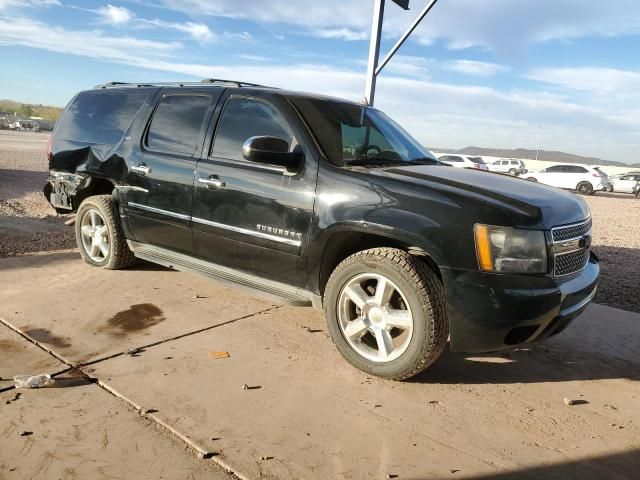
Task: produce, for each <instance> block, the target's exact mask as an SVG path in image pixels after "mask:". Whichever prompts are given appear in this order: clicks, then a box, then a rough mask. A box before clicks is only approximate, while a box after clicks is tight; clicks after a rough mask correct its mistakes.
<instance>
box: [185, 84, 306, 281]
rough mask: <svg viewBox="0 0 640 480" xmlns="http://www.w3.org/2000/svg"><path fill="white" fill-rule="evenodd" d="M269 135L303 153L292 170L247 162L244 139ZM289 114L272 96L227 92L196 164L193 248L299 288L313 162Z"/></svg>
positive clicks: (205, 255)
mask: <svg viewBox="0 0 640 480" xmlns="http://www.w3.org/2000/svg"><path fill="white" fill-rule="evenodd" d="M257 135H270V136H274V137H278V138H282V139H284V140H286V141H287V142H288V143H289V145H290V150H292V149H294V148H295V149H300V150H301V151H302V152H303V153H304V154H305V161H304V164H303V166H302V167H301V168H300V169H299V171H297V172H293V173H292V172H287V171H285V170H284V169H283V168H282V167H277V166H274V165H264V164H257V163H254V162H250V161H247V160H245V159H244V158H243V155H242V146H243V144H244V142H245V141H246V140H247V139H248V138H250V137H253V136H257ZM303 135H304V134H303V133H302V131H301V130H300V125H299V124H298V123H297V119H296V117H295V112H294V111H293V110H292V109H291V107H290V106H288V104H286V103H285V102H283V101H282V102H281V101H279V100H278V98H277V97H273V98H270V99H269V100H267V99H264V98H258V97H254V96H246V95H230V96H229V97H228V98H227V99H226V102H225V103H224V107H223V109H222V113H221V115H220V118H219V120H218V122H217V127H216V130H215V135H214V141H213V145H212V148H211V150H210V154H209V156H208V157H207V158H203V159H202V160H200V162H199V163H198V167H197V170H196V174H195V178H196V180H195V186H194V201H193V219H192V221H193V223H192V228H193V236H194V244H195V249H196V253H197V255H198V256H199V257H201V258H203V259H205V260H208V261H211V262H213V263H216V264H219V265H223V266H226V267H230V268H233V269H236V270H241V271H243V272H245V273H250V274H253V275H257V276H260V277H262V278H267V279H270V280H274V281H278V282H282V283H286V284H289V285H294V286H298V287H304V286H305V285H306V275H305V272H306V265H305V255H304V252H305V251H306V246H307V242H308V233H309V228H310V224H311V216H312V212H313V205H314V198H315V186H316V178H317V168H318V167H317V162H316V161H315V159H314V158H313V154H312V152H311V151H310V150H308V149H307V148H306V147H305V146H304V145H303V144H302V143H301V142H300V140H301V138H302V136H303Z"/></svg>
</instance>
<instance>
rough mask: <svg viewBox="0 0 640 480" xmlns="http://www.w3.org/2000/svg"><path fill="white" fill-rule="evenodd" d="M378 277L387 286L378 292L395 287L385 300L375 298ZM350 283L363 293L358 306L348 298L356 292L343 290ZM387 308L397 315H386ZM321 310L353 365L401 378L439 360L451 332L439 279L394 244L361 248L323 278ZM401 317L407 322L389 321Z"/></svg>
mask: <svg viewBox="0 0 640 480" xmlns="http://www.w3.org/2000/svg"><path fill="white" fill-rule="evenodd" d="M371 276H373V277H377V279H374V278H369V277H371ZM381 279H384V281H385V283H384V284H385V285H387V286H388V290H387V289H384V288H383V290H380V292H387V291H391V290H393V291H392V292H391V293H390V294H389V297H388V301H386V300H383V301H382V302H379V303H376V301H375V298H376V296H375V293H376V292H377V291H378V287H379V286H380V285H381V284H380V281H382V280H381ZM374 281H375V282H376V283H375V285H373V282H374ZM360 282H362V283H360ZM354 285H356V286H360V287H361V290H360V292H361V293H362V294H364V296H365V297H364V298H366V303H364V304H363V307H362V308H358V307H357V306H356V302H355V301H353V300H352V295H354V294H353V293H347V292H351V291H352V287H353V286H354ZM356 289H357V288H356ZM372 293H373V295H371V294H372ZM382 295H383V296H384V295H385V293H382ZM355 296H356V297H357V295H355ZM385 302H386V303H385ZM361 303H362V302H361ZM389 308H392V309H393V310H394V312H395V313H396V315H390V311H389ZM324 311H325V318H326V320H327V326H328V330H329V334H330V335H331V339H332V340H333V343H334V344H335V345H336V348H337V349H338V351H339V352H340V353H341V354H342V356H343V357H344V358H345V359H346V360H347V361H348V362H349V363H351V364H352V365H353V366H355V367H356V368H359V369H360V370H363V371H365V372H367V373H370V374H372V375H376V376H379V377H385V378H391V379H394V380H405V379H407V378H410V377H412V376H414V375H416V374H418V373H420V372H421V371H423V370H424V369H426V368H427V367H429V366H430V365H431V364H433V363H434V362H435V361H436V360H437V359H438V357H439V356H440V354H441V353H442V352H443V351H444V348H445V346H446V344H447V338H448V336H449V323H448V319H447V313H446V301H445V291H444V287H443V285H442V283H441V281H440V279H439V278H438V276H437V275H436V274H435V273H434V271H433V270H431V268H429V267H428V266H427V264H426V263H424V262H422V261H421V260H419V259H417V258H415V257H412V256H411V255H409V254H408V253H407V252H404V251H402V250H398V249H394V248H374V249H371V250H364V251H362V252H358V253H355V254H354V255H351V256H350V257H348V258H346V259H345V260H343V261H342V262H341V263H340V264H339V265H338V266H337V267H336V269H335V270H334V271H333V273H332V274H331V276H330V278H329V281H328V282H327V286H326V289H325V295H324ZM407 312H408V314H407ZM398 313H400V316H397V315H398ZM349 317H351V318H349ZM355 317H357V318H355ZM353 318H355V321H354V320H353ZM400 318H402V319H403V320H402V321H403V322H406V323H405V326H401V327H395V326H389V325H388V324H387V321H389V322H390V323H391V322H392V321H393V322H394V323H393V324H394V325H397V324H398V323H397V322H399V321H400V320H399V319H400ZM356 322H358V323H356ZM408 324H410V327H407V326H406V325H408ZM352 326H355V328H353V330H352V331H351V333H352V334H351V335H349V334H348V332H347V330H348V329H349V328H351V327H352ZM402 329H404V330H402ZM385 331H386V332H387V333H386V334H384V332H385ZM394 334H395V336H394ZM382 337H386V338H387V339H390V341H391V344H390V346H392V347H393V350H391V349H390V348H385V347H382V346H381V345H389V344H388V343H385V342H384V341H381V340H380V338H382ZM381 342H382V344H381ZM396 347H397V348H396ZM383 350H385V351H390V354H388V355H386V354H385V353H383Z"/></svg>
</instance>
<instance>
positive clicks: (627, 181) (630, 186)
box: [608, 172, 640, 193]
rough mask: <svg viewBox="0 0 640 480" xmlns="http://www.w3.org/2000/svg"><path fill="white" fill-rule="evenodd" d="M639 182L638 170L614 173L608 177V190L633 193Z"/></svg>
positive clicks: (639, 173)
mask: <svg viewBox="0 0 640 480" xmlns="http://www.w3.org/2000/svg"><path fill="white" fill-rule="evenodd" d="M638 183H640V172H629V173H625V174H624V175H616V176H615V177H610V178H609V188H608V190H609V191H610V192H619V193H634V192H635V190H636V186H637V185H638Z"/></svg>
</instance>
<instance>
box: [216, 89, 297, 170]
mask: <svg viewBox="0 0 640 480" xmlns="http://www.w3.org/2000/svg"><path fill="white" fill-rule="evenodd" d="M258 135H269V136H272V137H278V138H281V139H283V140H286V141H287V143H288V144H289V146H291V143H292V141H293V136H292V135H291V133H289V130H288V128H287V127H286V123H285V121H284V119H283V118H282V117H281V116H280V114H279V113H278V112H277V111H276V110H275V109H274V108H273V107H272V106H270V105H268V104H267V103H265V102H261V101H259V100H254V99H251V98H231V99H229V101H227V104H226V105H225V107H224V111H223V112H222V117H221V118H220V122H219V126H218V131H217V133H216V138H215V141H214V143H213V151H212V152H211V155H212V156H214V157H221V158H228V159H230V160H243V157H242V145H243V144H244V142H245V141H247V139H248V138H250V137H255V136H258Z"/></svg>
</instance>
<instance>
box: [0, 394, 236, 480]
mask: <svg viewBox="0 0 640 480" xmlns="http://www.w3.org/2000/svg"><path fill="white" fill-rule="evenodd" d="M62 383H63V382H62V381H61V382H60V384H62ZM71 385H75V386H71ZM18 393H19V396H18V398H16V394H18ZM7 402H8V403H7ZM22 431H25V432H31V433H29V434H28V435H25V436H20V432H22ZM0 478H1V479H6V480H12V479H16V480H18V479H26V478H30V479H38V480H48V479H67V480H72V479H76V478H91V479H98V478H100V479H103V478H104V479H106V478H122V479H124V478H127V479H129V478H131V479H149V480H157V479H159V478H190V479H212V480H222V479H228V478H231V477H230V476H229V475H228V474H226V473H225V472H223V471H222V470H220V469H219V468H217V467H216V466H215V465H214V464H213V462H212V460H201V459H199V458H197V457H196V456H195V455H194V454H193V453H192V452H190V451H189V450H187V449H185V447H184V445H183V444H181V443H179V442H177V441H176V440H174V439H173V438H172V437H171V436H169V435H167V434H166V433H165V432H163V431H161V430H159V429H158V428H157V427H156V426H155V425H154V423H153V422H151V421H150V420H148V419H146V418H143V417H140V416H139V415H138V414H137V413H135V412H134V411H132V410H131V409H128V408H127V407H126V404H125V403H124V402H122V401H121V400H119V399H117V398H115V397H113V396H112V395H110V394H108V393H107V392H105V391H103V390H102V389H100V388H99V387H98V386H96V385H94V384H86V383H84V384H83V382H82V381H80V382H77V383H75V384H73V383H72V382H67V383H66V387H64V388H43V389H38V390H23V389H21V390H12V391H9V392H5V393H3V394H0Z"/></svg>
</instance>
